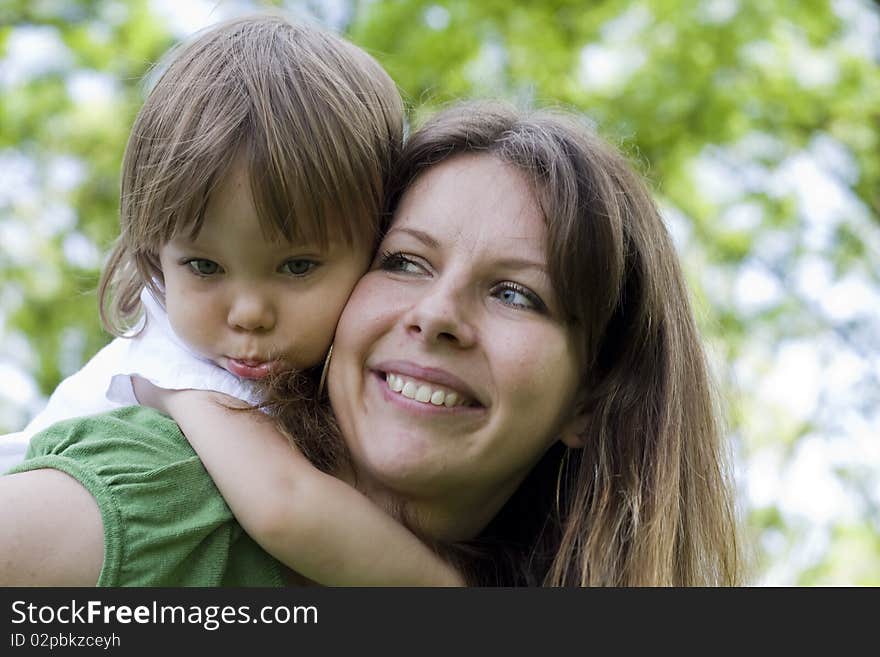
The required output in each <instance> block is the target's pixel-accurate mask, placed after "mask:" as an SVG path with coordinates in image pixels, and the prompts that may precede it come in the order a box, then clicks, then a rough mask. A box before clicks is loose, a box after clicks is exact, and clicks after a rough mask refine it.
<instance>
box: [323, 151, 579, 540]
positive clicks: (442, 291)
mask: <svg viewBox="0 0 880 657" xmlns="http://www.w3.org/2000/svg"><path fill="white" fill-rule="evenodd" d="M545 232H546V229H545V226H544V220H543V217H542V215H541V212H540V209H539V206H538V204H537V201H536V199H535V197H534V195H533V193H532V191H531V188H530V186H529V183H528V181H527V179H526V178H525V177H524V176H523V174H521V173H520V172H519V171H518V170H517V169H515V168H514V167H512V166H511V165H508V164H505V163H503V162H501V161H500V160H498V159H496V158H494V157H492V156H490V155H485V154H480V155H461V156H457V157H454V158H452V159H450V160H448V161H444V162H443V163H441V164H439V165H436V166H434V167H432V168H430V169H428V170H427V171H426V172H425V173H424V174H422V175H421V176H420V177H419V178H418V179H417V180H416V182H415V184H414V185H413V186H412V187H411V188H410V189H409V190H408V192H407V193H406V194H405V195H404V197H403V199H402V201H401V203H400V206H399V207H398V210H397V212H396V215H395V219H394V222H393V225H392V227H391V229H390V230H389V232H388V234H387V236H386V237H385V239H384V240H383V241H382V244H381V246H380V248H379V254H378V255H377V257H376V260H375V262H374V263H373V266H372V268H371V270H370V271H369V272H368V273H367V275H366V276H364V277H363V278H362V279H361V281H360V283H358V285H357V286H356V288H355V290H354V292H353V293H352V296H351V298H350V300H349V302H348V304H347V306H346V308H345V310H344V312H343V315H342V318H341V319H340V322H339V326H338V330H337V334H336V340H335V347H334V355H333V359H332V364H331V374H330V396H331V400H332V403H333V408H334V411H335V413H336V416H337V418H338V421H339V423H340V427H341V429H342V433H343V435H344V437H345V441H346V443H347V445H348V447H349V449H350V451H351V454H352V457H353V462H354V464H355V470H356V473H357V477H358V482H359V485H360V486H361V487H362V488H363V489H364V490H365V491H367V493H368V494H371V496H372V497H374V499H376V498H381V497H382V496H383V495H387V496H388V497H389V498H390V499H393V500H395V501H396V502H403V503H404V504H405V506H406V508H407V510H408V512H409V513H410V514H412V516H414V518H415V520H416V522H418V523H419V524H420V525H421V526H422V528H423V529H425V530H426V531H429V532H430V533H431V534H433V535H434V536H436V537H438V538H441V539H446V540H455V539H462V538H468V537H470V536H473V535H474V534H476V533H477V532H479V530H480V529H482V527H483V526H485V524H486V523H487V522H488V521H489V520H490V519H491V518H492V517H493V516H494V515H495V513H496V512H497V511H498V509H499V508H500V507H501V506H502V505H503V504H504V502H505V501H506V500H507V499H508V497H509V496H510V495H511V494H512V493H513V491H514V490H515V489H516V487H517V486H518V485H519V483H520V482H521V481H522V479H523V478H524V477H525V475H526V474H527V473H528V472H529V470H530V469H531V468H532V467H533V466H534V464H535V463H536V462H537V461H538V459H539V458H540V457H541V455H542V454H543V453H544V452H545V450H546V449H547V448H548V447H549V446H550V445H551V444H552V443H553V441H554V440H556V439H557V438H558V437H559V436H560V433H561V431H562V430H563V428H564V427H565V426H566V424H567V423H568V422H569V421H571V420H572V419H573V418H572V408H573V406H574V398H575V393H576V389H577V381H578V378H579V377H578V374H579V371H580V362H579V361H580V359H579V357H578V356H577V353H578V352H577V349H576V347H575V345H576V343H577V336H576V335H575V334H574V330H573V329H571V328H570V327H569V326H568V325H566V323H565V322H563V321H562V318H561V317H560V313H559V305H558V302H557V300H556V299H555V296H554V292H553V289H552V287H551V283H550V279H549V276H548V273H547V259H546V253H545ZM566 435H567V434H566Z"/></svg>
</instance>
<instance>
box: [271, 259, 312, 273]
mask: <svg viewBox="0 0 880 657" xmlns="http://www.w3.org/2000/svg"><path fill="white" fill-rule="evenodd" d="M317 266H318V263H317V262H315V261H314V260H306V259H304V258H291V259H290V260H286V261H285V262H284V264H283V265H281V268H280V270H279V271H280V272H281V273H282V274H290V275H291V276H305V275H306V274H310V273H311V272H312V271H313V270H314V269H315V267H317Z"/></svg>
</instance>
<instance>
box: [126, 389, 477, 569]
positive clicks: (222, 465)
mask: <svg viewBox="0 0 880 657" xmlns="http://www.w3.org/2000/svg"><path fill="white" fill-rule="evenodd" d="M135 391H136V393H137V397H138V399H139V400H140V401H141V403H145V404H146V405H149V406H153V407H155V408H158V409H159V410H161V411H164V412H167V413H168V414H169V415H171V416H172V417H173V418H174V420H175V421H176V422H177V423H178V425H179V426H180V429H181V431H183V433H184V435H186V437H187V439H188V440H189V442H190V444H191V445H192V446H193V449H195V451H196V453H197V454H198V455H199V458H200V459H201V460H202V463H204V465H205V468H206V469H207V471H208V473H209V474H210V475H211V477H212V478H213V479H214V482H215V483H216V485H217V488H218V489H219V490H220V493H221V494H222V495H223V497H224V499H225V500H226V502H227V503H228V504H229V508H230V509H231V510H232V512H233V514H234V515H235V517H236V518H237V519H238V521H239V522H240V523H241V526H242V527H243V528H244V529H245V531H247V532H248V534H250V535H251V537H252V538H253V539H254V540H255V541H256V542H257V543H259V544H260V545H261V546H262V547H263V549H265V550H266V551H267V552H269V553H270V554H271V555H273V556H274V557H275V558H277V559H278V560H279V561H281V562H283V563H284V564H286V565H287V566H289V567H290V568H292V569H293V570H295V571H296V572H297V573H299V574H301V575H303V576H305V577H307V578H309V579H311V580H314V581H315V582H318V583H319V584H325V585H329V586H460V585H463V584H464V581H463V579H462V577H461V575H460V574H459V573H458V572H457V571H456V570H455V569H454V568H452V567H451V566H450V565H449V564H447V563H446V562H445V561H443V560H442V559H441V558H440V557H439V556H438V555H437V554H435V553H434V552H433V551H432V550H430V549H429V548H428V547H427V546H426V545H425V544H424V543H422V542H421V541H420V540H419V539H418V538H416V536H415V535H414V534H412V533H411V532H410V531H408V530H407V529H406V528H405V527H404V526H403V525H401V524H400V523H399V522H397V521H396V520H394V519H393V518H392V517H391V516H389V515H388V514H387V513H385V512H384V511H382V510H381V509H380V508H379V507H378V506H376V505H375V504H373V503H372V502H371V501H370V500H369V499H368V498H367V497H365V496H364V495H363V494H361V493H360V492H358V491H357V490H356V489H354V488H352V487H351V486H349V485H348V484H346V483H345V482H343V481H340V480H339V479H336V478H335V477H332V476H330V475H327V474H324V473H323V472H321V471H320V470H318V469H317V468H315V467H314V466H313V465H312V464H311V463H309V461H308V460H307V459H306V458H305V457H304V456H303V455H302V454H301V453H300V452H299V450H297V449H296V448H295V447H293V446H292V445H290V443H289V442H288V441H287V439H286V438H284V436H282V435H281V433H280V432H279V431H278V429H276V428H275V426H274V423H273V422H272V420H271V418H269V417H267V416H266V415H264V414H263V413H260V412H241V411H234V410H229V409H228V408H224V405H225V406H231V405H233V404H237V405H241V402H238V401H237V400H233V399H232V398H230V397H227V396H225V395H220V394H219V393H210V392H203V391H196V390H179V391H167V390H159V389H157V388H155V387H154V386H152V385H151V384H149V383H146V382H145V381H143V380H140V379H136V380H135Z"/></svg>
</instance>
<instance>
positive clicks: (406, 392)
mask: <svg viewBox="0 0 880 657" xmlns="http://www.w3.org/2000/svg"><path fill="white" fill-rule="evenodd" d="M385 381H386V383H388V387H389V388H390V389H391V390H392V392H397V393H399V394H401V395H403V396H404V397H406V398H407V399H414V400H415V401H417V402H421V403H423V404H433V405H434V406H445V407H446V408H452V407H453V406H467V405H468V399H467V398H466V397H464V396H463V395H460V394H458V393H457V392H452V391H451V390H444V389H443V388H438V387H436V386H429V385H427V384H425V383H418V382H416V381H412V380H410V379H405V378H403V377H402V376H398V375H397V374H391V373H390V372H389V373H387V374H386V375H385Z"/></svg>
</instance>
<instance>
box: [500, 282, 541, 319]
mask: <svg viewBox="0 0 880 657" xmlns="http://www.w3.org/2000/svg"><path fill="white" fill-rule="evenodd" d="M493 294H494V296H495V298H497V299H498V300H499V301H501V303H503V304H505V305H507V306H512V307H514V308H524V309H526V310H537V311H539V312H543V311H544V310H545V308H546V307H545V306H544V302H543V301H541V299H540V297H538V295H537V294H535V293H534V292H532V291H531V290H529V289H528V288H526V287H523V286H522V285H519V284H517V283H502V284H501V285H498V286H496V288H495V289H494V290H493Z"/></svg>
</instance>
